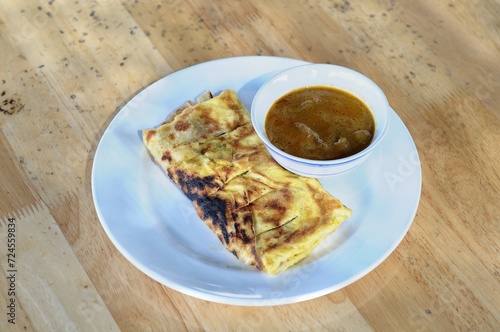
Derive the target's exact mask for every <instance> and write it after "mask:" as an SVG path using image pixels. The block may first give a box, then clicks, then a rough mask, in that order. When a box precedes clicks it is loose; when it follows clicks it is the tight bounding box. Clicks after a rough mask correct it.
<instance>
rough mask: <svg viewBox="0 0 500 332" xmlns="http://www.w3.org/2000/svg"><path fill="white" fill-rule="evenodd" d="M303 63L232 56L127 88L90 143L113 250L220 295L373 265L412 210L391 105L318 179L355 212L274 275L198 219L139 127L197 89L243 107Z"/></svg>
mask: <svg viewBox="0 0 500 332" xmlns="http://www.w3.org/2000/svg"><path fill="white" fill-rule="evenodd" d="M301 64H304V62H303V61H299V60H293V59H286V58H277V57H263V56H251V57H236V58H228V59H221V60H216V61H211V62H207V63H202V64H199V65H196V66H192V67H189V68H186V69H183V70H180V71H178V72H175V73H173V74H171V75H169V76H167V77H165V78H163V79H161V80H159V81H158V82H156V83H154V84H152V85H151V86H149V87H148V88H146V89H145V90H144V91H142V92H140V93H139V94H138V95H137V96H135V97H134V98H133V99H132V100H131V101H130V102H129V103H127V105H125V107H123V109H122V110H121V111H120V112H119V113H118V114H117V115H116V117H115V118H114V119H113V121H112V122H111V123H110V124H109V127H108V128H107V130H106V131H105V133H104V135H103V137H102V139H101V141H100V143H99V146H98V148H97V151H96V154H95V159H94V165H93V169H92V193H93V197H94V203H95V207H96V210H97V214H98V216H99V219H100V220H101V223H102V226H103V228H104V229H105V231H106V233H107V235H108V236H109V238H110V239H111V241H112V242H113V243H114V244H115V246H116V247H117V248H118V250H119V251H120V252H121V253H122V254H123V255H124V256H125V257H126V258H127V259H128V260H129V261H130V262H132V264H134V265H135V266H136V267H137V268H138V269H140V270H141V271H142V272H144V273H145V274H146V275H148V276H150V277H151V278H153V279H154V280H157V281H158V282H160V283H162V284H164V285H166V286H168V287H170V288H172V289H175V290H177V291H180V292H182V293H185V294H188V295H191V296H194V297H197V298H201V299H205V300H209V301H214V302H219V303H225V304H235V305H252V306H256V305H278V304H287V303H293V302H299V301H304V300H309V299H313V298H316V297H319V296H322V295H325V294H328V293H330V292H333V291H336V290H338V289H340V288H342V287H345V286H347V285H349V284H351V283H353V282H354V281H356V280H358V279H359V278H361V277H363V276H364V275H366V274H367V273H368V272H370V271H371V270H373V269H374V268H375V267H376V266H377V265H379V264H380V263H381V262H382V261H383V260H384V259H385V258H387V256H389V254H390V253H391V252H392V251H393V250H394V249H395V248H396V246H397V245H398V244H399V243H400V241H401V240H402V239H403V237H404V235H405V234H406V232H407V231H408V229H409V227H410V225H411V223H412V220H413V218H414V216H415V213H416V210H417V206H418V202H419V199H420V190H421V181H422V179H421V169H420V162H419V158H418V154H417V150H416V148H415V144H414V143H413V140H412V138H411V136H410V134H409V133H408V131H407V129H406V127H405V126H404V124H403V123H402V121H401V120H400V119H399V117H398V116H397V115H396V113H394V111H393V112H392V120H391V127H390V129H389V132H388V133H387V136H386V137H385V138H384V141H383V142H382V144H381V145H380V146H379V147H378V148H377V149H376V150H375V151H374V152H373V154H372V156H370V158H369V159H368V160H367V161H366V163H365V164H363V165H361V166H360V167H358V168H356V169H355V170H353V171H351V172H349V173H347V174H342V175H339V176H335V177H330V178H324V179H321V182H322V183H323V185H324V187H325V188H326V189H327V190H328V191H330V193H331V194H332V195H334V196H336V197H338V198H340V199H341V200H342V202H343V203H344V204H346V205H347V206H349V207H350V208H352V210H353V215H352V217H351V218H350V219H349V220H347V221H346V222H345V223H344V224H342V225H341V227H340V228H339V229H338V230H337V231H336V232H335V233H333V234H332V235H331V236H330V237H329V238H328V239H326V240H325V241H324V242H323V243H321V244H320V245H319V246H318V247H317V248H316V249H315V250H314V251H313V253H312V254H311V255H310V256H309V257H308V258H306V259H305V260H304V261H302V262H301V263H300V264H299V265H297V266H295V267H293V268H291V269H289V270H288V271H285V272H283V273H281V274H279V275H277V276H269V275H266V274H265V273H262V272H259V271H256V270H254V269H253V268H251V267H247V266H245V265H244V264H243V263H241V262H240V261H238V260H237V259H236V258H235V257H234V256H233V255H232V254H231V253H229V252H227V251H226V250H225V249H224V248H223V246H222V244H221V243H220V242H219V240H218V239H217V237H216V236H215V235H214V234H213V233H212V232H211V230H209V229H208V227H207V226H206V225H205V224H204V223H203V222H202V221H201V220H200V219H199V218H198V216H197V215H196V212H195V211H194V209H193V207H192V205H191V202H190V201H189V200H188V199H187V198H186V197H185V196H184V195H183V194H182V193H181V192H180V191H179V190H178V189H177V188H176V187H175V185H174V184H173V183H172V182H171V181H170V179H168V177H167V176H166V175H165V174H164V173H163V172H162V170H161V169H160V168H159V167H157V166H156V165H155V164H154V163H153V162H152V160H151V158H150V157H149V156H148V153H147V151H146V149H145V147H144V146H143V143H142V139H141V136H140V131H141V130H142V129H145V128H150V127H154V126H156V125H158V124H159V123H161V122H162V121H163V120H164V119H165V118H166V117H167V115H168V114H169V113H170V112H171V111H173V110H174V109H175V108H176V107H177V106H179V105H181V104H182V103H183V102H184V101H186V100H188V99H192V98H194V97H195V96H197V95H198V94H199V93H201V92H203V91H204V90H207V89H209V90H211V91H213V92H214V93H218V92H220V91H222V90H224V89H227V88H231V89H234V90H236V91H237V93H238V96H239V97H240V99H241V100H242V102H243V104H244V105H245V106H246V107H247V108H248V109H250V105H251V102H252V98H253V96H254V95H255V93H256V91H257V89H258V88H259V87H260V86H261V85H262V84H263V82H264V81H265V80H266V79H267V78H269V77H270V76H272V75H274V74H275V73H277V72H278V71H280V70H283V69H285V68H288V67H291V66H296V65H301Z"/></svg>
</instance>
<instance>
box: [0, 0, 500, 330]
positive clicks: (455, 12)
mask: <svg viewBox="0 0 500 332" xmlns="http://www.w3.org/2000/svg"><path fill="white" fill-rule="evenodd" d="M239 55H274V56H282V57H290V58H298V59H303V60H307V61H312V62H327V63H334V64H339V65H344V66H348V67H351V68H353V69H356V70H358V71H361V72H363V73H364V74H366V75H367V76H369V77H372V78H373V79H374V80H375V81H376V82H377V83H378V84H379V85H380V86H381V87H382V89H383V90H384V91H385V93H386V95H387V96H388V99H389V101H390V103H391V105H392V107H393V108H394V109H395V110H396V112H397V113H398V115H399V116H400V117H401V118H402V120H403V121H404V122H405V124H406V125H407V127H408V129H409V131H410V132H411V134H412V136H413V138H414V140H415V143H416V145H417V148H418V150H419V153H420V158H421V163H422V172H423V187H422V196H421V202H420V206H419V209H418V212H417V215H416V217H415V220H414V223H413V225H412V227H411V228H410V230H409V232H408V234H407V236H406V237H405V238H404V240H403V241H402V243H401V244H400V246H399V247H398V248H397V249H396V251H395V252H394V253H393V254H392V255H391V256H390V257H389V258H388V259H387V260H386V261H384V262H383V263H382V264H381V265H380V266H379V267H377V268H376V269H375V270H374V271H373V272H371V273H370V274H368V275H367V276H365V277H364V278H362V279H361V280H359V281H357V282H356V283H354V284H352V285H350V286H348V287H346V288H344V289H342V290H340V291H337V292H335V293H332V294H330V295H327V296H324V297H321V298H318V299H315V300H311V301H306V302H303V303H297V304H292V305H284V306H278V307H265V308H262V307H250V308H248V307H237V306H228V305H221V304H215V303H210V302H206V301H202V300H198V299H195V298H192V297H189V296H186V295H183V294H180V293H178V292H175V291H172V290H170V289H168V288H167V287H164V286H162V285H161V284H159V283H157V282H155V281H153V280H151V279H150V278H148V277H147V276H146V275H144V274H143V273H142V272H140V271H139V270H137V269H136V268H135V267H133V266H132V265H131V264H130V263H129V262H128V261H127V260H126V259H125V258H124V257H123V256H122V255H121V254H120V253H119V252H118V251H117V249H116V248H115V247H114V246H113V245H112V243H111V242H110V240H109V239H108V238H107V236H106V235H105V233H104V231H103V229H102V227H101V225H100V223H99V220H98V218H97V215H96V212H95V209H94V205H93V202H92V195H91V186H90V176H91V169H92V161H93V156H94V153H95V150H96V147H97V144H98V142H99V139H100V137H101V135H102V133H103V131H104V130H105V129H106V127H107V125H108V124H109V122H110V121H111V119H112V118H113V116H114V115H115V114H116V113H117V111H118V110H119V109H120V108H121V107H122V106H123V105H124V104H125V103H126V102H127V101H128V100H130V99H131V98H132V97H133V96H134V95H135V94H137V93H138V92H139V91H141V90H142V89H144V88H145V87H147V86H148V85H149V84H151V83H152V82H154V81H156V80H158V79H160V78H162V77H164V76H165V75H168V74H170V73H172V72H174V71H176V70H180V69H182V68H185V67H188V66H190V65H193V64H196V63H200V62H204V61H208V60H213V59H219V58H226V57H231V56H239ZM0 64H1V65H0V109H1V112H0V176H1V185H0V233H1V234H0V253H1V257H2V258H1V259H0V266H1V271H2V274H1V275H0V280H1V281H0V308H1V309H0V312H1V315H0V330H1V331H10V330H21V331H32V330H38V331H49V330H50V331H108V330H109V331H116V330H123V331H160V330H161V331H182V330H188V331H198V330H209V331H212V330H217V331H251V330H270V331H271V330H280V331H308V330H327V331H330V330H331V331H338V330H348V331H364V330H377V331H408V330H414V331H428V330H432V331H450V330H459V331H495V330H496V331H498V330H500V311H499V308H500V259H499V257H500V245H499V238H500V237H499V235H500V234H499V222H500V208H499V207H500V203H499V201H500V200H499V198H500V166H499V165H500V107H499V105H500V3H499V2H498V1H496V0H481V1H480V0H475V1H466V0H460V1H458V0H454V1H431V0H420V1H409V0H408V1H393V0H391V1H385V0H370V1H363V2H361V1H359V2H355V1H340V0H339V1H327V0H317V1H312V0H309V1H307V0H303V1H288V0H286V1H285V0H282V1H264V0H259V1H226V0H224V1H222V0H221V1H211V2H209V1H202V0H186V1H184V0H165V1H146V0H144V1H119V0H102V1H86V0H71V1H70V0H50V1H48V0H44V1H41V0H20V1H9V0H0ZM13 219H15V221H14V223H15V233H14V232H13V231H12V228H9V227H12V226H8V224H10V223H11V222H9V220H13ZM9 230H11V231H9ZM10 233H14V234H15V237H16V238H15V239H16V257H15V270H16V272H15V283H14V288H15V292H16V294H15V296H10V295H9V288H10V287H11V285H12V284H11V283H10V280H9V279H8V277H9V276H10V274H11V273H10V272H8V270H10V268H9V265H8V257H7V255H8V253H9V252H8V246H7V245H8V241H7V240H8V238H9V237H8V236H9V234H10ZM11 298H14V299H15V301H16V302H15V303H16V309H15V325H14V324H11V323H9V322H8V319H9V312H10V309H9V308H8V307H7V306H8V305H9V303H10V302H9V301H10V300H11Z"/></svg>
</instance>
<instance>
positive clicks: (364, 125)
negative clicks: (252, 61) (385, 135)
mask: <svg viewBox="0 0 500 332" xmlns="http://www.w3.org/2000/svg"><path fill="white" fill-rule="evenodd" d="M265 130H266V134H267V137H268V138H269V140H270V141H271V143H272V144H274V145H275V146H276V147H277V148H279V149H281V150H283V151H285V152H287V153H289V154H291V155H294V156H297V157H302V158H307V159H315V160H332V159H339V158H343V157H347V156H350V155H353V154H355V153H357V152H359V151H361V150H363V149H364V148H366V147H367V146H368V145H369V144H370V142H371V141H372V138H373V135H374V131H375V120H374V118H373V114H372V113H371V111H370V110H369V108H368V107H367V106H366V105H365V104H364V103H363V102H362V101H361V100H360V99H358V98H357V97H355V96H354V95H352V94H350V93H348V92H346V91H343V90H340V89H336V88H331V87H326V86H313V87H307V88H300V89H296V90H293V91H291V92H289V93H288V94H286V95H284V96H282V97H281V98H280V99H278V100H277V101H276V102H275V103H274V104H273V105H272V106H271V109H270V110H269V112H268V114H267V117H266V121H265Z"/></svg>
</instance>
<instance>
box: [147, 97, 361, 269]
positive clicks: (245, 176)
mask: <svg viewBox="0 0 500 332" xmlns="http://www.w3.org/2000/svg"><path fill="white" fill-rule="evenodd" d="M143 140H144V144H145V145H146V146H147V148H148V150H149V152H150V154H151V155H152V157H153V158H154V160H155V162H156V163H157V164H158V165H159V166H160V167H161V168H162V169H163V170H164V171H165V172H166V174H168V176H169V177H170V179H171V180H172V181H173V182H174V183H175V184H176V185H177V186H178V187H179V188H180V189H181V190H182V191H183V192H184V194H185V195H186V196H187V197H189V199H191V200H192V201H193V204H194V207H195V209H196V211H197V213H198V215H199V216H200V218H201V219H202V220H203V221H204V222H205V223H206V224H207V225H208V227H210V229H212V231H213V232H214V233H215V234H216V235H217V237H218V238H219V239H220V241H221V242H222V243H223V244H224V245H225V247H226V248H227V250H229V251H230V252H232V253H233V254H234V255H235V256H236V257H238V258H239V259H240V260H242V261H244V262H245V263H247V264H249V265H252V266H254V267H256V268H257V269H259V270H262V271H265V272H267V273H270V274H276V273H279V272H282V271H284V270H286V269H288V268H289V267H291V266H293V265H295V264H296V263H298V262H299V261H300V260H302V259H303V258H305V257H306V256H307V255H308V254H309V253H310V252H311V251H312V250H313V249H314V247H316V246H317V245H318V244H319V243H320V242H321V241H322V240H323V239H325V238H326V237H327V236H328V235H330V234H331V233H332V232H333V231H334V230H335V229H336V228H337V227H338V226H339V225H340V224H341V223H342V222H343V221H344V220H346V219H347V218H349V217H350V215H351V210H350V209H349V208H347V207H345V206H344V205H343V204H342V203H341V202H340V201H339V200H338V199H336V198H334V197H332V196H331V195H330V194H329V193H328V192H327V191H326V190H325V189H324V188H323V187H322V186H321V184H320V183H319V182H318V181H317V180H316V179H312V178H306V177H301V176H298V175H295V174H293V173H291V172H289V171H287V170H285V169H284V168H282V167H281V166H280V165H278V164H277V163H276V162H275V161H274V159H273V158H272V157H271V156H270V155H269V153H268V152H267V150H266V148H265V146H264V144H263V143H262V141H261V140H260V139H259V137H258V136H257V134H256V133H255V131H254V129H253V126H252V124H251V121H250V117H249V113H248V111H247V110H246V109H245V107H244V106H243V104H242V103H241V102H240V100H239V99H238V97H237V95H236V92H235V91H233V90H225V91H223V92H222V93H221V94H220V95H218V96H216V97H213V98H212V96H209V99H208V100H205V101H200V102H198V103H194V104H193V103H191V104H187V105H186V107H185V108H183V109H180V110H178V111H176V112H175V113H174V115H172V116H171V117H170V118H169V119H168V120H167V121H165V122H164V123H163V124H161V125H160V126H159V127H157V128H153V129H148V130H144V131H143Z"/></svg>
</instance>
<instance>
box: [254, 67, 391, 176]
mask: <svg viewBox="0 0 500 332" xmlns="http://www.w3.org/2000/svg"><path fill="white" fill-rule="evenodd" d="M311 86H329V87H334V88H337V89H341V90H344V91H347V92H350V93H351V94H353V95H355V96H356V97H358V98H359V99H361V100H362V101H363V102H364V103H365V104H366V106H368V108H369V109H370V110H371V111H372V114H373V117H374V119H375V134H374V136H373V139H372V141H371V143H370V145H369V146H368V147H366V148H365V149H364V150H362V151H360V152H358V153H356V154H354V155H351V156H349V157H345V158H341V159H335V160H311V159H305V158H299V157H295V156H293V155H291V154H288V153H286V152H284V151H282V150H280V149H278V148H277V147H276V146H274V145H273V144H271V142H270V141H269V139H268V138H267V135H266V132H265V127H264V125H265V120H266V116H267V113H268V111H269V109H270V108H271V106H272V105H273V103H274V102H275V101H276V100H277V99H279V98H280V97H282V96H283V95H285V94H287V93H288V92H290V91H292V90H295V89H298V88H302V87H311ZM251 117H252V123H253V126H254V128H255V131H256V132H257V134H258V135H259V137H260V139H261V140H262V141H263V142H264V144H265V146H266V147H267V149H268V151H269V153H270V154H271V155H272V156H273V158H274V159H275V160H276V161H277V162H278V163H279V164H280V165H281V166H283V167H284V168H286V169H288V170H289V171H291V172H294V173H296V174H299V175H302V176H308V177H324V176H331V175H335V174H340V173H344V172H347V171H349V170H352V169H353V168H355V167H356V166H359V165H360V164H361V163H362V162H363V161H364V160H366V159H367V158H368V156H369V154H370V152H372V151H373V149H374V148H375V147H376V146H377V145H378V144H379V143H380V141H381V140H382V138H383V137H384V135H385V133H386V132H387V129H388V127H389V125H390V106H389V102H388V101H387V98H386V97H385V95H384V93H383V92H382V90H381V89H380V88H379V87H378V86H377V85H376V84H375V83H374V82H373V81H372V80H371V79H369V78H368V77H366V76H364V75H363V74H360V73H358V72H356V71H354V70H352V69H349V68H345V67H341V66H336V65H329V64H307V65H301V66H298V67H293V68H290V69H287V70H284V71H282V72H280V73H279V74H277V75H275V76H274V77H272V78H271V79H270V80H268V81H267V82H266V83H264V85H262V87H261V88H260V89H259V90H258V91H257V94H256V95H255V98H254V99H253V102H252V107H251Z"/></svg>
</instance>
